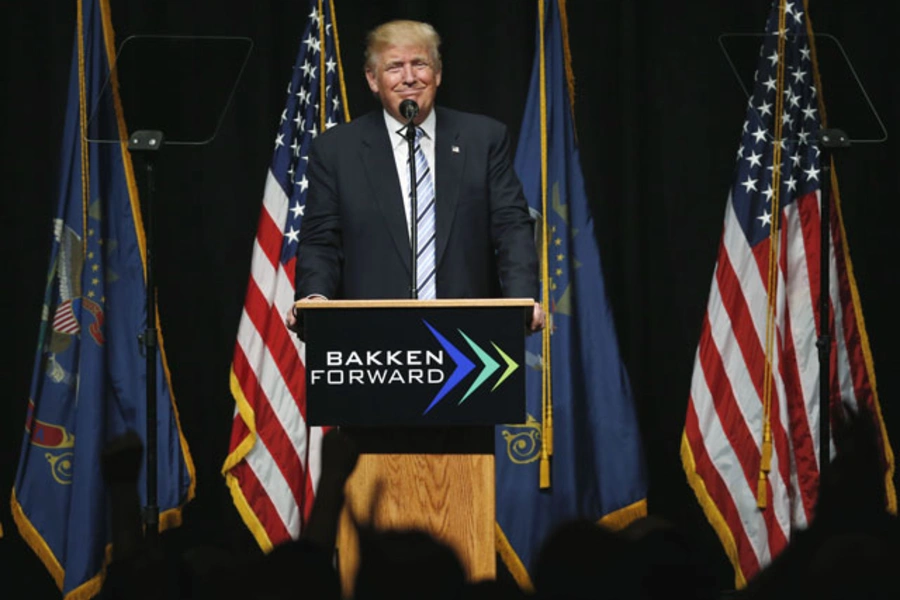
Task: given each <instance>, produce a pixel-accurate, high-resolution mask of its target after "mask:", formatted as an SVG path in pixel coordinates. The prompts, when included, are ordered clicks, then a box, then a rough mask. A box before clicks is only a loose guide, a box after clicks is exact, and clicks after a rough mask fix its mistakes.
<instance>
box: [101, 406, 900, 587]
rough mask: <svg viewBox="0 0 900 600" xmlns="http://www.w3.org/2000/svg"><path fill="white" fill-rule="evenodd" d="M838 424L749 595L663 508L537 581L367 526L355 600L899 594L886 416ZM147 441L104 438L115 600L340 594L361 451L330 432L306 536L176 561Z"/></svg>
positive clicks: (566, 543) (555, 551) (584, 547)
mask: <svg viewBox="0 0 900 600" xmlns="http://www.w3.org/2000/svg"><path fill="white" fill-rule="evenodd" d="M844 412H845V415H844V417H843V418H842V419H841V420H839V421H838V422H837V424H836V426H835V430H834V438H835V447H836V449H837V453H836V455H835V457H834V459H833V461H832V462H831V463H830V465H828V467H827V468H826V469H825V471H824V473H823V476H822V478H821V489H820V497H819V502H818V504H817V506H816V517H815V519H814V520H813V522H812V524H811V525H810V526H809V528H808V529H807V530H805V531H802V532H799V533H797V534H796V535H795V536H794V538H793V539H792V541H791V543H790V545H789V546H788V547H787V549H786V550H785V551H784V552H782V553H781V554H780V555H779V556H778V557H777V558H776V559H775V560H774V562H773V563H772V564H771V565H769V566H768V567H767V568H765V569H764V570H763V571H762V572H761V573H759V575H758V576H756V577H755V578H754V579H752V580H751V581H750V582H749V583H748V585H747V586H746V587H745V588H743V589H741V590H738V591H732V592H725V591H722V590H717V589H716V587H715V578H714V577H713V575H712V572H711V569H710V566H709V565H707V564H705V563H704V561H703V560H702V559H701V554H700V553H699V552H698V548H697V547H696V546H695V544H694V542H693V541H692V539H691V538H690V536H688V535H687V534H686V532H684V531H682V530H680V529H679V528H678V527H677V526H676V525H675V524H673V523H670V522H668V521H666V520H665V519H662V518H660V517H657V516H649V517H645V518H643V519H639V520H637V521H635V522H633V523H632V524H631V525H629V526H628V527H626V528H625V529H623V530H621V531H612V530H609V529H607V528H604V527H602V526H600V525H598V524H597V523H596V522H595V521H593V520H589V519H575V520H572V521H569V522H566V523H562V524H561V525H559V526H558V527H557V528H556V529H555V530H554V531H553V532H552V533H551V534H550V535H549V536H548V537H547V539H546V540H545V541H544V543H543V545H542V547H541V549H540V552H539V554H538V556H537V559H536V560H535V563H534V564H533V565H532V568H531V573H532V574H533V580H534V590H530V591H528V592H526V591H523V590H521V589H519V587H518V586H516V585H515V584H512V583H511V582H508V581H506V580H503V579H498V580H492V581H478V582H467V581H466V576H465V569H464V567H463V565H462V563H461V562H460V559H459V558H458V556H457V555H456V554H455V552H454V551H453V549H452V548H450V547H449V546H448V545H447V544H445V543H443V542H442V541H440V540H438V539H435V538H434V537H433V536H431V535H429V534H428V533H426V532H424V531H417V530H379V529H378V528H377V527H374V526H372V525H371V524H362V523H359V522H358V519H355V518H354V519H353V521H354V523H355V524H356V527H357V530H358V533H359V540H360V548H359V561H360V562H359V568H358V571H357V575H356V580H355V584H354V595H353V598H354V600H374V599H382V598H385V599H387V598H390V599H397V600H404V599H412V598H429V599H435V600H457V599H459V600H487V599H492V600H522V599H525V598H528V597H533V598H535V599H536V600H581V599H588V598H591V599H594V598H602V599H604V600H616V599H620V598H621V599H629V600H657V599H662V598H679V599H682V598H683V599H696V600H713V599H717V598H725V597H728V598H736V599H739V600H745V599H746V600H756V599H761V598H765V599H767V600H769V599H776V600H777V599H779V598H791V599H796V598H798V597H811V598H816V599H817V600H838V599H844V598H871V599H881V598H885V599H886V598H900V584H898V583H897V580H896V578H895V577H894V576H893V575H894V573H893V567H894V566H895V565H897V564H900V547H898V539H900V538H898V533H897V532H898V530H897V527H898V525H897V519H896V517H895V516H894V515H892V514H890V513H889V512H888V510H887V509H886V502H885V498H886V495H885V490H886V486H885V480H884V479H883V475H882V473H883V471H882V466H881V465H880V463H879V460H880V458H879V457H880V455H881V452H880V449H879V448H878V446H877V439H878V438H877V436H876V435H875V433H876V432H875V431H874V429H873V428H874V427H875V422H874V421H873V419H871V418H870V415H868V414H866V413H860V414H854V413H853V412H852V411H849V410H846V409H845V411H844ZM142 455H143V449H142V446H141V441H140V438H139V437H138V436H137V434H135V433H134V432H128V433H127V434H125V435H123V436H121V437H120V438H117V439H116V440H114V441H113V442H112V443H110V444H109V445H108V447H107V448H106V450H105V452H104V454H103V458H102V465H101V466H102V470H103V475H104V478H105V481H106V483H107V487H108V491H109V497H110V500H111V504H110V524H111V528H112V560H111V563H110V564H109V566H108V569H107V574H106V579H105V582H104V585H103V589H102V591H101V595H100V597H101V598H104V599H119V598H128V599H138V600H145V599H146V600H158V599H175V598H201V597H202V598H210V597H212V598H222V599H231V598H234V599H240V600H282V599H288V598H302V599H305V598H311V599H317V600H318V599H322V600H340V599H341V598H342V592H341V585H340V579H339V576H338V572H337V569H336V567H335V565H336V560H335V541H336V535H337V528H338V521H339V518H340V515H341V512H342V510H343V508H344V486H345V484H346V482H347V479H348V478H349V477H350V475H351V474H352V472H353V470H354V468H355V466H356V463H357V460H358V458H359V452H358V450H357V449H356V447H355V445H354V443H353V441H352V440H351V439H350V438H349V437H348V436H347V435H345V434H343V433H342V432H341V431H339V430H337V429H333V430H331V431H329V432H328V433H327V434H326V436H325V438H324V440H323V448H322V475H321V478H320V481H319V485H318V488H317V499H316V504H315V507H314V509H313V511H312V514H311V516H310V519H309V523H308V526H307V527H306V529H305V531H304V533H303V536H302V537H301V538H300V539H298V540H296V541H292V542H288V543H285V544H281V545H279V546H277V547H276V548H275V549H274V550H273V551H272V552H270V553H269V554H267V555H264V556H261V555H252V556H239V555H236V554H234V553H231V552H228V551H226V550H224V549H221V548H217V547H214V546H200V547H196V548H192V549H190V550H188V551H187V552H185V553H184V554H183V555H181V556H177V557H173V556H169V555H167V554H166V553H165V552H163V551H162V550H161V549H160V547H158V546H157V547H150V546H149V545H148V544H147V541H146V540H145V538H144V536H143V532H142V522H141V507H140V501H139V496H138V475H139V471H140V466H141V460H142Z"/></svg>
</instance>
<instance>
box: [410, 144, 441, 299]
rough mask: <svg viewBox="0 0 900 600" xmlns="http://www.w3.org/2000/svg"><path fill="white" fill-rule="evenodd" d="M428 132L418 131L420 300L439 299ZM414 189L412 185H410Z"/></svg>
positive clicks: (418, 278)
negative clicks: (425, 137)
mask: <svg viewBox="0 0 900 600" xmlns="http://www.w3.org/2000/svg"><path fill="white" fill-rule="evenodd" d="M424 134H425V132H424V131H423V130H422V128H421V127H419V128H417V129H416V177H417V178H418V181H417V182H416V202H417V211H416V212H417V215H416V236H417V237H416V242H417V244H416V245H417V246H418V249H417V251H416V256H417V258H416V261H417V264H418V270H417V272H416V283H417V284H418V287H419V296H418V297H419V299H420V300H431V299H433V298H435V297H436V296H437V292H436V286H435V284H436V282H435V279H436V278H437V277H436V275H435V264H434V246H435V237H434V236H435V214H434V213H435V211H434V183H433V179H432V177H431V168H430V167H429V166H428V161H427V160H425V152H423V151H422V136H423V135H424ZM409 189H410V190H412V185H410V188H409Z"/></svg>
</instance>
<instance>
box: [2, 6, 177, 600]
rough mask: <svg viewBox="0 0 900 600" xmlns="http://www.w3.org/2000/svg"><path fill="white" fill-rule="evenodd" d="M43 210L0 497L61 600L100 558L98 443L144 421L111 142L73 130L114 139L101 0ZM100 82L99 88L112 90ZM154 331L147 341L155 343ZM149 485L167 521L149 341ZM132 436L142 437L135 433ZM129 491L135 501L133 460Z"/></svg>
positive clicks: (92, 582)
mask: <svg viewBox="0 0 900 600" xmlns="http://www.w3.org/2000/svg"><path fill="white" fill-rule="evenodd" d="M78 11H79V19H78V25H77V30H76V34H75V41H74V47H73V56H72V69H71V76H70V80H69V89H68V100H67V114H66V120H65V128H64V131H63V136H62V159H61V172H60V186H59V195H58V208H57V211H56V216H55V218H54V220H53V234H52V246H51V252H50V267H49V271H48V273H47V277H46V282H47V285H46V289H45V294H44V302H43V314H42V317H41V322H40V329H39V335H38V343H37V352H36V356H35V365H34V372H33V374H32V382H31V391H30V397H29V398H28V411H27V418H26V422H25V431H24V436H23V440H22V448H21V454H20V457H19V466H18V472H17V474H16V480H15V484H14V487H13V492H12V499H11V506H12V512H13V518H14V520H15V522H16V525H17V526H18V529H19V532H20V533H21V535H22V537H23V538H24V539H25V540H26V542H27V543H28V544H29V545H30V546H31V548H32V549H33V550H34V551H35V553H36V554H37V555H38V556H39V558H40V559H41V560H42V561H43V563H44V565H45V566H46V567H47V569H48V570H49V572H50V574H51V575H52V576H53V578H54V579H55V581H56V583H57V585H58V586H59V588H60V590H61V591H62V593H63V596H64V597H65V598H90V597H92V596H94V595H95V594H96V593H97V592H98V591H99V589H100V587H101V585H102V580H103V575H102V574H103V571H104V566H105V565H106V563H107V561H108V556H109V544H110V533H111V532H110V528H109V524H108V509H109V507H108V503H107V494H106V489H105V486H104V482H103V478H102V474H101V472H100V456H101V451H102V449H103V448H104V446H105V445H106V444H107V442H108V441H109V440H111V439H112V438H114V437H116V436H118V435H121V434H122V433H124V432H125V431H126V430H128V429H133V430H135V431H137V432H138V433H139V434H140V435H141V436H142V438H143V437H144V435H145V429H146V412H147V411H146V408H147V401H146V376H147V369H146V359H145V356H144V355H143V353H142V350H141V346H140V345H139V342H138V336H139V335H140V334H141V333H143V332H144V330H145V328H146V327H147V313H146V304H145V300H146V293H147V291H146V285H145V279H144V278H145V265H146V240H145V238H144V231H143V225H142V221H141V211H140V204H139V200H138V195H137V190H136V186H135V181H134V175H133V172H132V166H131V159H130V157H129V154H128V151H127V149H126V146H125V144H124V143H92V142H88V141H87V140H86V136H85V135H84V134H85V131H86V128H87V119H88V118H89V117H90V116H91V115H93V114H96V115H97V116H96V117H95V118H98V119H109V120H110V123H109V128H108V129H107V130H108V131H119V132H120V136H121V137H120V139H121V140H123V142H124V140H126V139H127V138H126V136H127V133H126V132H125V131H124V126H125V125H124V120H123V115H122V109H121V106H120V105H119V100H118V96H117V94H116V93H115V92H114V93H112V94H109V93H102V94H101V90H102V88H103V85H104V83H105V82H106V80H107V78H108V77H109V73H110V63H111V61H112V60H113V58H114V50H113V48H114V34H113V31H112V26H111V17H110V15H109V4H108V2H106V1H105V0H80V1H79V2H78ZM114 88H115V86H112V88H111V89H114ZM160 342H161V340H160ZM156 352H157V357H156V365H157V368H156V372H157V377H156V390H157V397H156V408H157V419H158V420H157V423H158V448H157V451H158V467H159V471H158V493H157V500H158V505H159V508H160V523H161V527H162V528H166V527H169V526H174V525H178V524H179V523H180V521H181V512H180V508H181V506H182V505H183V504H184V503H185V502H187V501H188V500H190V498H191V497H192V496H193V493H194V467H193V464H192V461H191V457H190V453H189V450H188V447H187V443H186V442H185V440H184V437H183V436H182V435H181V431H180V427H179V423H178V416H177V413H176V410H175V405H174V400H173V398H172V395H171V391H170V386H169V377H168V370H167V366H166V361H165V354H164V352H163V349H162V344H161V343H160V344H159V345H157V346H156ZM145 444H146V440H145ZM139 481H140V485H139V487H140V489H139V492H140V495H141V498H142V502H143V503H145V504H146V489H145V481H146V476H145V473H144V469H143V468H142V471H141V475H140V479H139Z"/></svg>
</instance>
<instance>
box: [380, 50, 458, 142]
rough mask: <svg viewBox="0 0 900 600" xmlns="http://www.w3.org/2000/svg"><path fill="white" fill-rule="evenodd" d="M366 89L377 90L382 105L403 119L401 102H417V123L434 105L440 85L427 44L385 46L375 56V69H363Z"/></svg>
mask: <svg viewBox="0 0 900 600" xmlns="http://www.w3.org/2000/svg"><path fill="white" fill-rule="evenodd" d="M366 79H367V80H368V82H369V89H371V90H372V92H373V93H375V94H378V98H379V99H381V105H382V106H383V107H384V108H385V110H387V111H388V112H389V113H390V114H391V115H393V117H394V118H395V119H397V120H398V121H401V122H405V121H406V119H404V118H403V117H402V116H401V115H400V103H401V102H403V101H404V100H406V99H407V98H409V99H411V100H415V101H416V104H418V105H419V114H418V116H416V119H415V123H416V124H417V125H418V124H419V123H421V122H422V121H424V120H425V117H427V116H428V114H429V113H430V112H431V109H432V108H433V107H434V96H435V93H436V92H437V88H438V86H439V85H441V72H440V71H435V70H434V65H433V64H432V62H431V56H430V55H429V54H428V48H426V47H425V46H409V45H398V46H388V47H387V48H385V50H384V51H383V52H382V53H381V54H380V55H379V56H378V62H377V65H376V67H375V70H374V71H370V70H367V71H366Z"/></svg>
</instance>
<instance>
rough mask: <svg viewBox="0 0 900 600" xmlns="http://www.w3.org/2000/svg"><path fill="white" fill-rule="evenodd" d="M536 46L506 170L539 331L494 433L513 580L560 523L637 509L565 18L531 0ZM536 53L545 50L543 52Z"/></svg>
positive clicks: (630, 410)
mask: <svg viewBox="0 0 900 600" xmlns="http://www.w3.org/2000/svg"><path fill="white" fill-rule="evenodd" d="M538 4H539V11H538V32H537V49H536V52H535V59H534V67H533V70H532V75H531V86H530V89H529V93H528V101H527V104H526V107H525V117H524V119H523V121H522V129H521V134H520V140H519V144H518V148H517V151H516V158H515V168H516V173H517V174H518V176H519V178H520V180H521V181H522V185H523V187H524V190H525V196H526V197H527V199H528V202H529V205H530V206H531V208H532V209H534V210H535V211H538V212H540V218H539V220H538V223H539V226H538V228H537V236H536V237H537V241H538V254H539V256H540V263H541V272H542V277H541V280H542V284H543V299H542V301H543V303H544V308H545V311H548V315H549V317H550V318H549V320H548V324H547V328H546V329H545V331H544V333H543V336H539V335H533V336H531V337H530V338H529V339H528V341H527V343H526V352H527V362H528V372H527V375H526V396H527V408H526V411H527V415H528V416H527V419H528V422H527V423H525V424H524V425H507V426H502V427H498V428H497V435H496V460H497V466H496V468H497V525H498V531H497V534H498V551H499V553H500V555H501V557H502V559H503V561H504V563H505V564H506V566H507V568H508V569H509V570H510V572H511V573H512V575H513V576H514V577H515V578H516V580H517V581H518V582H519V584H520V585H521V586H523V587H525V588H529V587H530V586H531V581H530V577H529V575H528V569H529V568H530V567H531V566H532V563H533V561H534V559H535V557H536V554H537V551H538V550H539V548H540V544H541V542H543V540H544V539H545V538H546V537H547V536H548V534H549V533H550V532H551V531H552V530H553V529H554V528H555V527H556V526H557V525H559V524H561V523H562V522H565V521H567V520H570V519H574V518H588V519H596V520H597V521H598V522H600V523H602V524H604V525H607V526H609V527H611V528H618V527H622V526H624V525H626V524H628V523H629V522H631V521H633V520H634V519H636V518H639V517H641V516H644V515H646V510H647V508H646V495H647V482H646V474H645V467H644V456H643V448H642V444H641V439H640V434H639V431H638V423H637V416H636V411H635V408H634V405H633V402H632V395H631V389H630V385H629V382H628V375H627V373H626V371H625V368H624V365H623V364H622V361H621V358H620V356H619V349H618V343H617V341H616V332H615V328H614V324H613V319H612V314H611V312H610V308H609V305H608V304H607V300H606V291H605V289H604V285H603V273H602V270H601V265H600V255H599V252H598V247H597V241H596V239H595V237H594V225H593V218H592V216H591V212H590V207H589V205H588V201H587V197H586V195H585V190H584V180H583V178H582V174H581V168H580V166H579V158H578V149H577V146H576V141H575V130H574V124H573V116H572V102H571V87H570V78H569V77H567V71H568V69H567V66H568V65H567V64H566V56H567V55H568V52H566V51H565V49H566V48H567V45H568V40H567V32H566V29H565V15H564V14H562V13H561V12H560V11H561V7H560V5H559V4H558V3H557V1H556V0H539V2H538ZM542 50H543V55H542Z"/></svg>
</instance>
